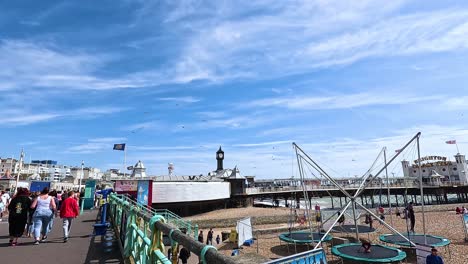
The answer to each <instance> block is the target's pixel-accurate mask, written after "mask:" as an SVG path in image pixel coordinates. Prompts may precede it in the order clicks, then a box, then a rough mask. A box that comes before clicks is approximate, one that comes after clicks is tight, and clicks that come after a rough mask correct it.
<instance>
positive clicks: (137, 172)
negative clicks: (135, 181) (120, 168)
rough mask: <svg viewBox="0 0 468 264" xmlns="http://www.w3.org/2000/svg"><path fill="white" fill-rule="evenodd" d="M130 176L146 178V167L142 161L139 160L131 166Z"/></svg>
mask: <svg viewBox="0 0 468 264" xmlns="http://www.w3.org/2000/svg"><path fill="white" fill-rule="evenodd" d="M130 177H131V178H146V168H145V166H144V165H143V162H141V160H139V161H138V162H137V164H135V166H133V172H132V175H131V176H130Z"/></svg>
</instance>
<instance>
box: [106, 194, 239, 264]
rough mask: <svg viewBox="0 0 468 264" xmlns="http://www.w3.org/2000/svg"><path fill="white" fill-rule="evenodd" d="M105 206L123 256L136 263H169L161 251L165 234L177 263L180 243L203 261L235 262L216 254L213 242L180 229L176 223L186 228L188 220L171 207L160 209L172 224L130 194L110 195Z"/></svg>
mask: <svg viewBox="0 0 468 264" xmlns="http://www.w3.org/2000/svg"><path fill="white" fill-rule="evenodd" d="M108 208H109V214H108V215H109V216H110V218H111V220H112V224H113V227H114V229H115V231H116V233H117V235H118V236H119V240H120V242H121V244H120V245H121V246H122V250H123V256H124V257H125V258H127V259H133V261H134V262H135V263H137V264H140V263H141V264H147V263H148V264H150V263H151V264H152V263H158V264H171V261H169V259H168V258H167V257H166V256H165V254H164V253H165V250H164V243H163V235H164V234H165V235H167V236H168V237H169V239H170V241H171V251H172V252H173V254H172V255H173V258H172V263H177V260H178V259H177V254H176V253H177V252H178V251H179V244H180V245H183V246H184V247H185V248H187V249H188V250H189V251H190V252H193V253H195V255H198V256H199V258H200V261H201V262H202V263H203V264H206V263H210V264H211V263H213V264H218V263H219V264H221V263H222V264H234V263H235V262H234V261H233V259H232V258H229V257H227V256H224V255H222V254H219V253H218V252H217V250H216V248H214V247H213V246H210V245H204V244H202V243H200V242H198V241H196V240H195V239H194V238H193V237H192V236H190V235H186V234H184V233H182V232H181V231H180V230H179V227H178V226H182V227H185V228H189V227H188V226H187V222H185V221H183V220H182V219H181V218H180V217H178V216H177V215H175V214H174V213H172V212H170V211H167V210H166V211H159V212H160V213H161V214H164V215H165V216H167V217H168V219H171V221H172V224H169V223H168V221H167V220H166V218H165V217H164V216H163V215H161V214H158V213H157V212H156V211H155V210H154V209H152V208H149V207H145V206H140V205H138V204H137V203H136V202H134V201H133V200H131V199H130V198H129V197H127V196H123V195H117V194H114V193H113V194H110V195H109V206H108ZM190 228H191V227H190Z"/></svg>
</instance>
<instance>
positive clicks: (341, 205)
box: [340, 196, 343, 208]
mask: <svg viewBox="0 0 468 264" xmlns="http://www.w3.org/2000/svg"><path fill="white" fill-rule="evenodd" d="M340 208H343V202H342V201H341V196H340Z"/></svg>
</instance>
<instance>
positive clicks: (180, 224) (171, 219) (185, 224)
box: [119, 194, 198, 238]
mask: <svg viewBox="0 0 468 264" xmlns="http://www.w3.org/2000/svg"><path fill="white" fill-rule="evenodd" d="M119 197H120V198H122V199H124V200H126V201H127V202H129V204H131V205H133V206H137V207H141V209H142V210H146V211H148V212H149V213H151V214H152V215H155V214H157V215H161V216H163V217H164V219H166V223H167V224H169V225H172V226H174V227H176V228H178V229H180V230H184V232H185V233H186V234H189V235H192V236H193V237H194V238H197V237H198V225H196V224H195V226H193V227H192V222H191V221H187V220H184V219H183V218H182V217H180V216H178V215H176V214H175V213H173V212H171V211H169V210H167V209H154V208H152V207H149V206H147V205H142V204H139V203H137V202H136V201H135V200H133V199H132V198H131V197H130V196H129V195H127V194H123V195H119Z"/></svg>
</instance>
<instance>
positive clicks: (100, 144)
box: [65, 137, 127, 154]
mask: <svg viewBox="0 0 468 264" xmlns="http://www.w3.org/2000/svg"><path fill="white" fill-rule="evenodd" d="M126 140H127V139H126V138H124V137H103V138H91V139H88V142H87V143H84V144H80V145H76V146H73V147H69V148H68V149H66V150H65V153H71V154H93V153H99V152H102V151H106V150H112V146H113V144H115V143H122V142H125V141H126Z"/></svg>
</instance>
